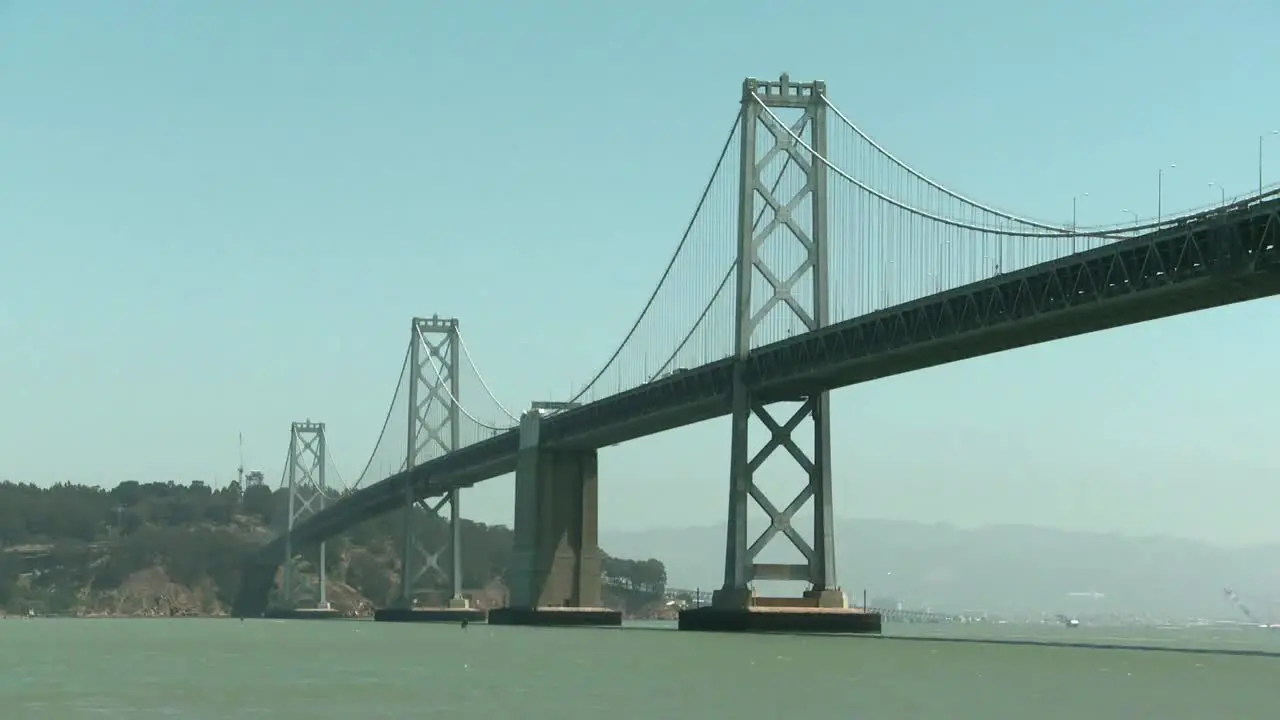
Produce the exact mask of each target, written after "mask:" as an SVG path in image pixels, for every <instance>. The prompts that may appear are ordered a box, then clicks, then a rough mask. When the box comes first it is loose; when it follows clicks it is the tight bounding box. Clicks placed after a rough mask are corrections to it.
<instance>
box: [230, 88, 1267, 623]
mask: <svg viewBox="0 0 1280 720" xmlns="http://www.w3.org/2000/svg"><path fill="white" fill-rule="evenodd" d="M1278 195H1280V189H1276V188H1270V189H1267V188H1263V187H1259V190H1258V192H1257V193H1256V194H1253V195H1250V196H1248V197H1241V198H1229V199H1226V200H1225V201H1224V202H1223V203H1222V204H1220V205H1217V206H1213V207H1207V208H1204V209H1201V210H1197V211H1194V212H1189V213H1185V214H1181V215H1178V216H1176V217H1158V218H1156V219H1154V220H1151V221H1146V222H1135V223H1133V224H1128V225H1114V226H1105V227H1087V228H1086V227H1077V226H1075V224H1074V222H1072V223H1069V224H1063V223H1053V222H1047V221H1040V220H1035V219H1032V218H1028V217H1023V216H1019V215H1016V214H1013V213H1010V212H1006V211H1003V210H1000V209H997V208H995V207H992V206H989V205H984V204H982V203H979V202H977V201H975V200H972V199H970V198H967V197H965V196H963V195H961V194H959V193H957V192H955V191H953V190H950V189H948V188H946V187H945V186H943V185H942V184H940V183H938V182H936V181H934V180H932V179H930V178H929V177H927V176H926V175H924V174H922V173H921V172H919V171H917V170H916V169H914V168H912V167H910V166H909V165H907V164H906V163H905V162H903V161H902V160H900V159H898V158H897V157H895V156H894V155H892V154H891V153H889V152H888V151H887V150H885V149H884V148H882V147H881V146H880V145H878V144H877V143H876V142H875V141H874V140H872V139H871V138H870V137H869V136H868V135H867V134H866V133H864V132H863V131H862V130H861V129H859V128H858V127H857V125H855V124H854V123H853V122H852V121H851V120H850V119H849V118H848V117H846V116H845V115H844V114H843V113H841V112H840V110H839V109H838V108H837V106H836V105H835V104H833V103H832V102H831V101H830V99H829V98H828V95H827V92H826V87H825V84H824V83H822V82H795V81H792V80H791V79H790V78H788V77H787V76H786V75H783V76H782V77H781V78H780V79H778V80H757V79H747V80H746V81H744V84H743V89H742V97H741V105H740V108H739V111H738V114H737V116H736V118H735V119H734V121H733V123H732V126H731V129H730V131H729V133H728V137H727V138H726V140H725V142H724V144H723V146H722V147H721V148H720V151H719V155H718V157H717V159H716V161H715V165H714V169H713V170H712V172H711V176H710V179H709V180H708V181H707V183H706V186H705V188H704V189H703V192H702V196H701V198H700V199H699V200H698V202H697V206H696V208H695V210H694V212H693V215H692V217H691V219H690V220H689V223H688V225H687V226H686V227H685V229H684V232H683V234H682V235H681V237H680V239H679V242H678V244H677V245H676V250H675V252H674V254H673V256H672V258H671V260H670V262H669V264H668V265H667V267H666V270H665V271H664V273H663V274H662V277H661V278H660V279H659V280H658V283H657V286H656V288H655V289H654V290H653V292H652V294H651V295H650V296H649V298H648V300H647V302H646V303H645V304H644V306H643V308H642V309H641V311H640V313H639V314H638V316H637V318H636V320H635V322H634V323H633V324H632V325H631V327H630V328H629V329H628V330H627V331H626V332H625V333H624V334H623V336H622V339H621V341H620V343H619V344H618V346H617V348H616V350H615V351H614V352H613V353H612V354H611V355H610V356H609V357H608V359H607V360H606V361H605V362H604V363H603V364H602V365H601V366H600V369H599V371H598V372H596V373H595V375H594V376H593V377H592V378H591V379H590V380H589V381H588V382H586V383H584V384H583V385H582V386H581V388H580V389H579V390H578V391H577V392H574V393H571V394H570V396H569V397H567V398H564V399H562V400H561V401H559V402H554V403H541V404H534V405H533V406H531V407H529V408H527V409H526V408H521V409H520V411H519V412H512V411H511V410H509V409H507V408H506V407H504V406H503V405H502V404H501V403H500V402H498V401H497V399H496V398H495V397H494V394H493V393H492V392H491V391H490V389H489V387H488V385H487V384H485V383H484V381H483V379H482V376H480V375H479V373H478V371H477V370H476V369H475V363H474V362H473V360H472V358H471V357H470V353H468V352H467V351H466V345H465V342H464V340H463V335H462V331H461V325H460V324H459V322H458V321H457V320H456V319H452V318H449V319H441V318H439V317H432V318H418V319H414V320H413V321H412V325H411V327H412V332H411V337H410V341H409V347H408V349H407V350H406V354H405V362H404V368H403V370H402V373H401V377H400V380H399V383H398V385H397V389H396V392H395V396H394V400H393V402H392V403H391V408H390V409H389V410H388V414H387V421H386V423H385V425H384V428H383V431H382V433H381V436H380V438H379V440H378V442H377V444H376V447H375V449H374V451H373V452H372V454H371V457H370V460H369V463H368V465H367V467H366V468H365V470H364V472H363V473H362V474H361V475H360V476H359V477H358V478H356V479H355V483H354V485H355V486H356V487H358V488H359V489H358V490H356V491H354V492H352V493H349V494H348V495H346V496H344V497H343V498H342V499H340V500H339V501H336V502H330V503H329V504H327V505H325V506H323V507H321V506H320V505H323V504H324V503H323V502H321V503H320V504H315V503H295V508H294V510H298V509H299V508H302V510H301V511H299V512H296V513H295V512H294V511H293V510H291V511H290V513H289V516H288V519H289V521H288V526H287V527H286V528H284V530H283V532H282V533H281V535H280V537H278V538H277V539H276V540H274V541H272V542H271V543H269V544H267V545H266V546H265V547H263V548H262V549H261V551H260V552H259V553H258V554H257V556H256V557H255V559H254V561H253V562H252V563H251V564H250V565H249V566H248V567H247V568H246V570H245V575H244V581H243V583H242V590H241V593H240V597H239V599H238V601H237V608H236V612H237V613H239V614H241V615H242V616H243V615H250V616H256V615H259V614H261V613H263V612H264V611H265V610H266V609H267V603H268V597H269V596H270V595H271V594H272V593H273V592H275V591H274V590H273V588H275V586H276V584H277V573H278V567H279V566H280V565H281V564H282V563H283V564H284V565H285V575H286V588H285V589H284V590H283V591H280V592H278V593H277V595H278V596H279V598H282V600H280V601H282V602H285V603H286V604H287V603H288V602H291V600H290V597H292V596H291V593H292V590H291V589H290V588H291V587H292V585H290V584H289V583H293V582H294V580H293V579H292V578H293V575H291V573H292V571H291V570H290V569H289V567H290V566H291V565H292V564H293V562H294V557H295V552H296V550H297V549H298V548H300V547H304V546H310V545H314V544H316V543H322V542H323V541H324V540H326V539H327V538H332V537H334V536H335V535H338V534H340V533H342V532H343V531H345V530H347V529H348V528H351V527H353V526H355V525H357V524H359V523H361V522H363V521H365V520H367V519H369V518H372V517H375V516H378V515H381V514H385V513H389V512H393V511H402V512H405V513H410V512H412V508H413V507H414V505H415V503H419V504H420V503H424V502H427V501H428V500H429V499H430V507H431V508H432V510H433V511H434V510H438V509H441V508H442V507H443V506H444V505H446V504H447V505H448V506H449V507H450V509H451V510H450V515H449V520H450V527H451V528H452V530H451V535H450V538H449V540H448V546H449V547H451V550H450V554H451V559H450V561H449V562H446V563H445V564H446V565H447V566H448V568H457V567H458V566H459V558H460V553H462V552H465V548H462V547H461V543H460V536H459V523H458V517H459V512H460V506H459V493H460V491H461V490H463V489H465V488H467V487H470V486H472V485H475V484H476V483H479V482H483V481H485V480H488V479H490V478H494V477H497V476H500V475H506V474H509V473H514V474H515V478H516V480H515V496H516V497H515V509H516V512H515V527H514V536H515V540H514V548H513V555H512V561H511V563H512V564H511V567H510V568H509V569H508V573H507V580H508V585H509V590H510V598H509V607H508V608H506V610H505V611H503V612H501V613H500V612H499V611H497V610H494V611H492V612H490V614H489V620H490V622H519V623H526V622H528V623H534V622H541V621H543V620H546V619H547V618H550V617H551V616H552V615H555V613H553V612H552V608H561V609H563V608H566V607H567V608H578V609H581V610H582V613H581V617H588V619H587V620H581V621H582V622H594V621H593V620H590V619H589V618H590V617H591V612H594V611H591V610H590V609H592V608H598V607H599V606H600V604H601V601H600V576H601V569H600V564H601V555H600V550H599V547H598V544H597V519H596V493H597V453H598V449H599V448H602V447H607V446H610V445H614V444H617V443H623V442H627V441H630V440H634V439H637V438H641V437H644V436H647V435H652V434H654V433H661V432H664V431H666V430H670V429H673V428H678V427H682V426H687V425H691V424H694V423H699V422H702V421H704V420H708V419H711V418H717V417H724V416H728V417H730V418H731V419H732V420H731V422H732V440H731V442H730V447H729V448H728V456H729V457H728V470H729V472H728V475H729V482H728V503H727V521H728V523H727V527H728V531H727V537H726V542H725V564H724V567H725V571H724V579H723V586H722V587H721V588H720V589H719V590H716V591H715V592H714V596H713V598H712V602H711V603H710V605H709V606H707V607H701V608H694V609H691V610H688V611H686V612H685V613H683V614H682V615H681V627H682V628H688V629H751V628H766V627H783V626H785V627H788V628H792V629H797V628H798V629H805V628H817V627H818V625H821V629H845V630H855V629H866V628H870V627H873V626H874V628H878V627H879V618H878V616H877V617H876V618H875V619H874V622H872V621H871V620H869V619H867V618H866V617H860V618H854V619H850V618H853V617H854V616H856V615H858V614H859V613H858V611H857V610H856V609H849V603H848V600H847V598H846V596H845V594H844V593H843V592H842V591H841V590H840V586H839V584H838V582H837V578H836V572H835V540H834V537H833V532H832V477H831V429H830V405H829V401H828V397H829V393H830V391H832V390H834V389H837V388H841V387H845V386H849V385H853V384H856V383H862V382H867V381H871V380H876V379H879V378H884V377H888V376H891V375H896V374H900V373H906V372H910V371H913V370H917V369H921V368H926V367H931V366H936V365H940V364H944V363H951V362H957V361H960V360H964V359H966V358H972V357H976V356H980V355H985V354H990V353H996V352H1001V351H1005V350H1010V349H1013V348H1018V347H1023V346H1027V345H1031V344H1035V343H1042V342H1047V341H1052V340H1055V339H1060V338H1066V337H1070V336H1074V335H1080V334H1084V333H1090V332H1095V331H1099V330H1104V329H1108V328H1114V327H1118V326H1122V325H1127V324H1132V323H1138V322H1144V321H1148V320H1154V319H1158V318H1162V317H1167V316H1171V315H1177V314H1181V313H1187V312H1193V311H1197V310H1202V309H1206V308H1211V307H1217V306H1222V305H1227V304H1231V303H1237V302H1242V301H1247V300H1251V299H1256V298H1263V297H1268V296H1271V295H1274V294H1276V293H1277V292H1280V251H1278V250H1277V247H1276V245H1277V240H1278V239H1280V197H1278ZM464 375H469V376H470V377H469V381H468V382H466V383H463V381H462V378H463V376H464ZM464 389H465V390H466V391H467V392H472V391H474V390H477V389H478V392H475V393H474V395H468V396H467V397H466V398H463V397H461V395H462V394H463V391H464ZM473 397H474V399H472V398H473ZM783 403H789V404H790V410H789V412H788V413H787V414H786V415H779V414H778V411H777V408H778V407H779V406H780V405H781V404H783ZM753 425H754V426H755V427H754V428H753ZM806 427H807V430H805V431H804V433H803V435H805V439H804V440H803V444H804V447H801V440H799V439H798V438H800V436H801V434H802V433H801V428H806ZM311 432H313V433H314V429H312V430H311ZM295 434H296V433H295ZM753 438H754V439H755V440H761V439H763V442H753ZM295 442H296V441H295ZM753 447H759V449H758V450H757V449H753ZM779 450H781V451H782V453H781V454H782V455H786V456H790V457H791V458H793V459H794V463H795V471H794V473H795V475H796V476H797V477H798V478H799V479H801V480H802V481H803V482H802V485H803V487H802V489H801V490H800V492H799V493H798V494H797V495H795V496H794V497H793V498H784V499H782V500H781V501H779V500H778V499H776V498H770V497H767V496H766V495H765V494H764V493H763V492H762V491H761V489H760V487H759V485H758V484H757V483H756V482H755V481H754V479H753V478H754V473H755V472H756V471H757V469H758V468H759V467H760V466H761V464H762V463H763V462H764V460H765V459H766V458H768V457H769V456H770V455H772V454H774V453H775V452H777V451H779ZM296 465H297V463H294V462H293V461H292V460H291V463H290V467H291V468H293V467H295V466H296ZM289 472H290V473H291V478H292V481H291V483H290V485H291V487H293V488H295V490H294V491H291V497H292V496H293V495H294V494H296V493H298V492H301V493H303V494H306V493H307V492H310V493H311V496H312V497H314V496H316V490H315V488H316V487H323V482H318V481H317V480H316V479H315V478H314V477H313V475H312V474H309V473H301V474H300V473H298V472H297V471H296V470H290V471H289ZM305 488H312V490H306V489H305ZM320 494H321V495H323V493H320ZM304 505H305V507H303V506H304ZM752 506H757V507H758V510H757V509H756V508H755V507H752ZM749 508H750V511H751V513H757V514H758V513H759V512H760V511H763V515H764V518H763V523H755V522H752V523H749V522H748V516H749ZM802 508H806V509H805V510H804V513H803V514H801V511H802ZM406 517H407V516H406ZM753 517H755V515H753ZM799 518H808V519H807V520H805V521H804V522H801V521H800V520H799ZM749 524H750V525H752V526H753V527H751V528H750V529H751V532H750V534H749V527H748V526H749ZM757 524H760V525H762V526H761V527H755V525H757ZM802 526H807V527H802ZM405 527H406V531H405V535H406V536H405V538H404V549H403V554H402V565H403V567H402V568H401V578H400V584H401V602H402V604H404V605H406V606H407V605H408V604H409V603H410V602H411V596H412V593H413V587H412V586H413V583H414V582H415V578H417V577H420V576H421V575H422V572H423V570H422V569H421V568H420V567H418V566H423V567H425V566H426V565H428V564H431V565H432V566H433V567H438V565H435V564H434V563H435V558H434V556H432V557H426V558H425V559H423V560H415V559H414V558H415V557H416V556H417V555H421V553H416V551H415V550H414V548H415V543H416V542H417V541H416V540H415V538H414V537H413V536H412V535H413V530H412V524H411V523H408V522H406V524H405ZM802 530H804V532H802ZM778 536H785V538H786V539H787V540H788V541H789V542H790V544H791V545H792V546H794V549H795V551H796V553H798V560H797V562H793V563H767V562H760V560H761V552H762V550H763V549H764V548H765V547H766V546H769V545H771V544H781V543H782V540H781V538H779V537H778ZM438 552H439V550H437V554H438ZM446 574H448V575H449V576H450V583H451V588H452V597H453V600H452V602H451V604H454V605H455V607H459V608H461V607H465V605H466V601H465V599H464V598H463V597H462V591H461V585H460V579H459V573H458V572H456V571H454V570H452V569H447V571H446ZM763 580H772V581H794V582H799V583H804V584H805V585H806V588H807V589H806V590H804V591H803V593H802V595H801V596H799V597H795V598H764V597H761V596H759V595H758V594H757V593H756V592H755V591H754V590H753V588H754V587H755V583H756V582H757V581H763ZM293 602H296V600H294V601H293ZM308 602H310V601H308ZM765 610H770V611H773V612H764V611H765ZM783 611H785V612H783ZM861 615H862V616H871V615H874V613H861ZM782 617H785V618H787V619H785V620H779V619H776V618H782ZM814 617H820V618H824V619H822V620H821V621H814V622H817V623H818V625H813V624H812V623H810V624H808V625H806V624H805V623H808V622H809V620H805V619H804V618H814ZM761 618H765V619H761ZM769 618H774V619H769ZM796 618H801V619H799V620H797V619H796ZM832 618H839V619H832ZM546 621H547V622H553V621H552V620H546ZM598 621H599V622H612V621H611V620H609V619H608V618H605V616H603V615H601V616H600V618H598ZM770 623H773V624H772V625H771V624H770ZM797 623H799V624H797ZM841 623H843V624H841ZM802 626H803V627H802Z"/></svg>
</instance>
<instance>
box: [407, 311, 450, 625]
mask: <svg viewBox="0 0 1280 720" xmlns="http://www.w3.org/2000/svg"><path fill="white" fill-rule="evenodd" d="M461 350H462V344H461V342H460V341H459V338H458V321H457V319H453V318H450V319H442V318H440V317H439V316H438V315H433V316H431V317H429V318H414V319H413V323H412V337H411V338H410V349H409V432H408V439H407V440H408V442H407V445H406V448H407V450H406V455H405V466H406V468H412V467H414V466H416V465H419V464H421V463H424V462H426V461H428V460H432V459H435V458H437V457H440V456H442V455H445V454H447V453H450V452H453V451H454V450H456V449H457V448H458V447H459V445H460V438H459V434H460V431H461V426H460V425H459V423H458V421H459V418H460V415H461V413H460V410H459V406H458V394H459V390H460V387H459V386H460V384H461V383H460V379H461V378H460V374H461V373H460V369H461ZM441 408H443V412H441V411H440V409H441ZM433 409H434V410H435V411H436V412H434V413H433V412H432V410H433ZM433 416H434V417H438V418H442V419H440V420H438V421H433V420H432V417H433ZM406 492H411V491H410V490H409V489H408V488H406ZM445 505H448V506H449V542H448V544H447V547H448V549H449V551H450V552H449V560H448V566H447V568H442V567H441V565H440V556H441V555H442V554H443V552H444V549H445V548H444V547H440V548H436V549H435V550H428V549H427V548H426V547H425V546H424V544H423V542H422V540H421V539H420V538H418V537H417V536H416V533H415V521H416V518H417V515H418V512H417V510H418V509H421V510H425V511H426V513H427V514H428V515H429V516H431V517H439V516H440V511H441V509H443V507H444V506H445ZM459 512H460V510H459V506H458V491H457V490H451V491H450V492H448V493H447V494H445V495H444V496H442V497H441V498H439V500H437V501H436V502H434V503H432V502H430V501H427V500H424V501H418V500H416V499H415V498H414V497H413V496H412V495H407V496H406V498H405V516H404V547H403V549H402V551H401V567H400V573H401V574H400V598H399V603H400V604H401V605H403V606H405V607H410V606H412V604H413V599H414V594H415V593H416V592H417V591H418V590H420V589H421V587H420V584H421V582H422V580H423V578H424V577H426V576H427V575H429V574H430V575H433V576H435V577H437V578H439V579H441V580H444V581H445V582H446V583H448V584H449V587H450V598H451V600H450V604H451V605H460V604H463V603H464V600H463V597H462V572H461V570H462V523H461V517H460V515H459Z"/></svg>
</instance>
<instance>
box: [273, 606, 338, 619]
mask: <svg viewBox="0 0 1280 720" xmlns="http://www.w3.org/2000/svg"><path fill="white" fill-rule="evenodd" d="M262 617H264V618H267V619H268V620H339V619H341V618H342V617H343V615H342V613H340V612H338V611H337V610H334V609H333V608H268V609H267V611H266V612H265V613H263V615H262Z"/></svg>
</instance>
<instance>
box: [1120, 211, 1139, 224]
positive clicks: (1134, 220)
mask: <svg viewBox="0 0 1280 720" xmlns="http://www.w3.org/2000/svg"><path fill="white" fill-rule="evenodd" d="M1120 212H1122V213H1129V214H1130V215H1132V216H1133V224H1134V225H1137V224H1138V213H1136V212H1134V211H1132V210H1130V209H1129V208H1125V209H1123V210H1121V211H1120Z"/></svg>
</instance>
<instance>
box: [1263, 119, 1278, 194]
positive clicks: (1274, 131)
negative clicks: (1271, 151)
mask: <svg viewBox="0 0 1280 720" xmlns="http://www.w3.org/2000/svg"><path fill="white" fill-rule="evenodd" d="M1267 135H1280V130H1272V131H1271V132H1270V133H1262V134H1261V135H1259V136H1258V194H1259V195H1261V194H1262V141H1263V140H1266V139H1267Z"/></svg>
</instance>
